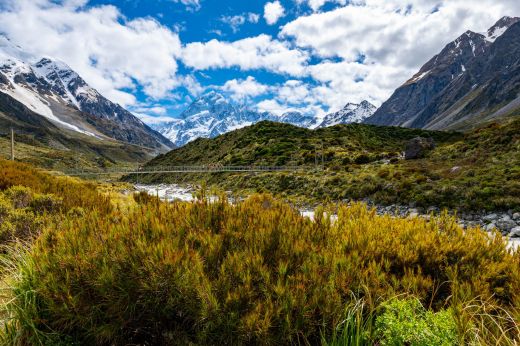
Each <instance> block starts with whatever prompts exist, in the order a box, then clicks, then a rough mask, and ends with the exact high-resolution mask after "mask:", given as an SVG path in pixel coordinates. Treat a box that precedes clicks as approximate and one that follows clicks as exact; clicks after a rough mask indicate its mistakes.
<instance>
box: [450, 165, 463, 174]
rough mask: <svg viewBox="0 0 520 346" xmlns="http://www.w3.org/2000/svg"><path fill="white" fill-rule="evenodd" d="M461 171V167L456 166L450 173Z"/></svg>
mask: <svg viewBox="0 0 520 346" xmlns="http://www.w3.org/2000/svg"><path fill="white" fill-rule="evenodd" d="M460 170H461V168H460V167H459V166H455V167H452V168H451V169H450V173H457V172H458V171H460Z"/></svg>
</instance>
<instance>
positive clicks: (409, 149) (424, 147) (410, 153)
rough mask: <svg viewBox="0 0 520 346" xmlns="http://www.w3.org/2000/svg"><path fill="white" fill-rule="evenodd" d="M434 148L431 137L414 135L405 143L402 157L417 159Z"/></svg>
mask: <svg viewBox="0 0 520 346" xmlns="http://www.w3.org/2000/svg"><path fill="white" fill-rule="evenodd" d="M434 148H435V141H434V140H433V138H424V137H415V138H413V139H411V140H410V141H409V142H408V143H406V148H405V151H404V158H405V160H413V159H419V158H421V157H424V155H425V154H426V153H427V152H428V151H430V150H432V149H434Z"/></svg>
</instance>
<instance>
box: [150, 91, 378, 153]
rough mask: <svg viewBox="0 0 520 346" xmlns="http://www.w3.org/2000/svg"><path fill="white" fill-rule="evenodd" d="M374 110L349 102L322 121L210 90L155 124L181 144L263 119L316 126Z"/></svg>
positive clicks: (342, 121) (353, 119)
mask: <svg viewBox="0 0 520 346" xmlns="http://www.w3.org/2000/svg"><path fill="white" fill-rule="evenodd" d="M374 111H375V107H374V106H373V105H371V104H370V103H369V102H367V101H363V102H362V103H361V104H359V105H357V104H351V103H349V104H347V106H345V108H344V109H343V110H341V111H339V112H336V113H332V114H329V115H327V116H325V118H324V119H323V121H320V119H319V118H316V117H314V116H311V115H305V114H302V113H300V112H287V113H284V114H282V115H276V114H273V113H269V112H258V111H254V110H251V109H249V108H248V107H245V106H243V105H237V104H234V103H233V102H231V101H229V100H227V99H226V98H225V97H224V96H223V95H221V94H219V93H217V92H215V91H210V92H208V93H206V94H204V95H202V96H201V97H199V98H197V99H196V100H195V101H194V102H193V103H192V104H191V105H190V106H189V107H188V108H187V109H186V110H185V111H184V112H183V113H182V114H181V115H180V117H179V119H175V120H173V121H171V122H167V123H162V124H157V125H155V126H153V127H154V128H155V129H156V130H157V131H159V132H160V133H161V134H163V135H164V136H165V137H167V138H169V139H170V140H171V141H172V142H173V143H174V144H175V145H176V146H182V145H184V144H186V143H188V142H191V141H193V140H195V139H197V138H213V137H216V136H218V135H221V134H223V133H226V132H230V131H233V130H236V129H239V128H242V127H245V126H249V125H252V124H256V123H258V122H260V121H263V120H269V121H275V122H281V123H287V124H292V125H295V126H299V127H305V128H316V127H326V126H332V125H336V124H348V123H352V122H361V121H363V120H364V119H365V118H366V117H368V116H370V115H372V114H373V112H374Z"/></svg>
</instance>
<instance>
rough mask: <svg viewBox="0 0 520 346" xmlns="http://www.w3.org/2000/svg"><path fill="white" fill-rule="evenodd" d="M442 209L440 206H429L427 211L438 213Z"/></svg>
mask: <svg viewBox="0 0 520 346" xmlns="http://www.w3.org/2000/svg"><path fill="white" fill-rule="evenodd" d="M439 211H440V209H439V208H437V207H429V208H428V209H427V210H426V212H427V213H428V214H429V213H434V214H437V213H438V212H439Z"/></svg>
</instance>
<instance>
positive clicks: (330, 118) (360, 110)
mask: <svg viewBox="0 0 520 346" xmlns="http://www.w3.org/2000/svg"><path fill="white" fill-rule="evenodd" d="M375 111H376V106H374V105H373V104H371V103H370V102H368V101H363V102H361V103H360V104H356V103H347V104H346V105H345V107H343V109H342V110H339V111H337V112H335V113H331V114H328V115H326V116H325V118H324V119H323V121H322V122H321V124H320V125H319V126H318V127H329V126H334V125H338V124H351V123H361V122H363V121H364V120H365V119H367V118H368V117H370V116H372V115H373V114H374V112H375Z"/></svg>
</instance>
